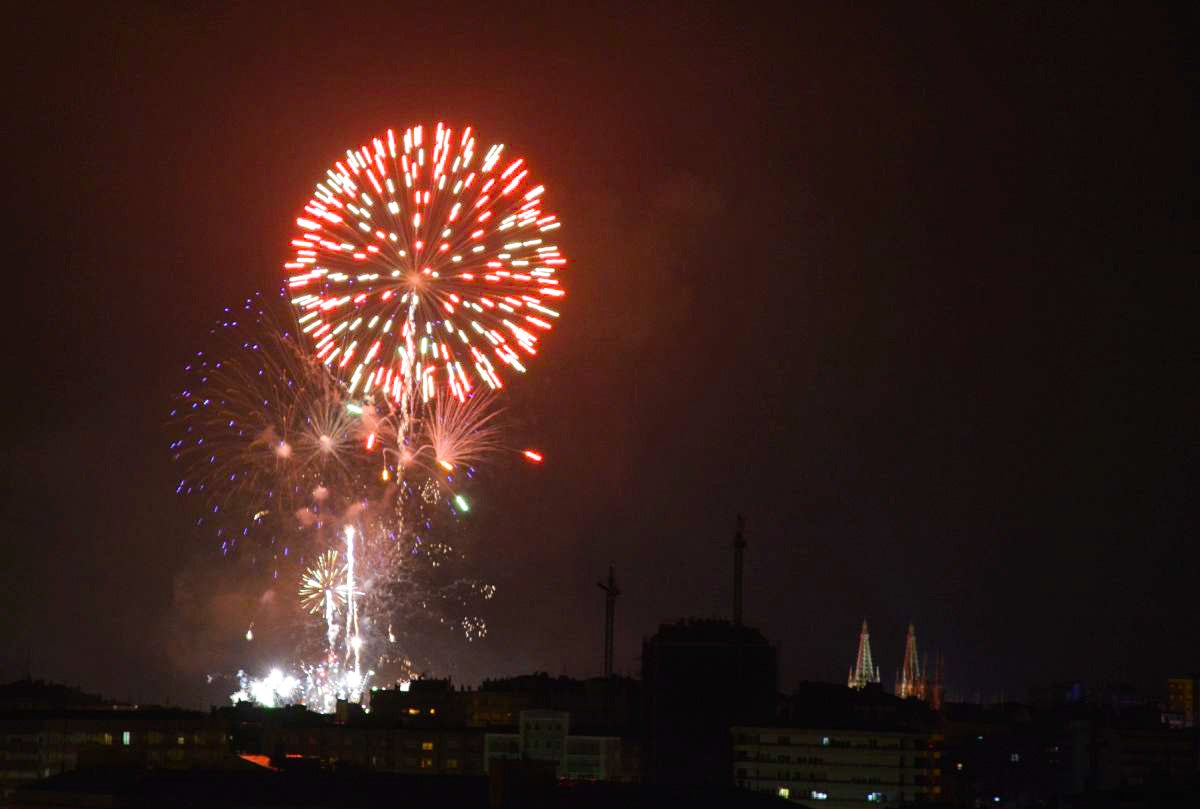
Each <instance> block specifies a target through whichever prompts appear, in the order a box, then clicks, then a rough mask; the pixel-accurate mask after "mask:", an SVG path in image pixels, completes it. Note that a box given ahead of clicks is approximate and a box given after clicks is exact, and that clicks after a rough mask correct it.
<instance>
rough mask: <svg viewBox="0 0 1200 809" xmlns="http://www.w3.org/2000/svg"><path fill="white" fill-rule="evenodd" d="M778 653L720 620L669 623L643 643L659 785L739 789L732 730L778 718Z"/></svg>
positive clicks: (651, 754) (652, 762)
mask: <svg viewBox="0 0 1200 809" xmlns="http://www.w3.org/2000/svg"><path fill="white" fill-rule="evenodd" d="M777 679H778V663H777V659H776V653H775V648H774V647H773V646H771V644H770V643H768V642H767V639H766V638H765V637H763V635H762V633H761V632H759V631H758V630H757V629H753V628H751V627H747V626H740V625H738V624H736V623H731V622H729V621H721V620H690V621H680V622H678V623H676V624H669V625H663V626H662V627H660V628H659V630H658V632H657V633H656V634H655V635H654V636H653V637H651V638H648V639H646V640H645V641H644V642H643V644H642V689H643V695H644V709H645V715H644V719H645V728H646V733H647V739H646V745H647V746H646V750H647V758H646V762H645V765H646V772H647V775H648V777H649V779H650V780H651V781H652V782H654V783H659V784H695V783H707V784H732V782H733V778H732V771H731V769H730V762H731V761H732V760H733V751H732V745H731V741H730V735H729V729H730V728H731V727H733V726H734V725H739V724H753V723H755V722H760V721H764V720H770V719H771V718H772V717H773V716H774V713H775V702H776V696H777V695H776V682H777Z"/></svg>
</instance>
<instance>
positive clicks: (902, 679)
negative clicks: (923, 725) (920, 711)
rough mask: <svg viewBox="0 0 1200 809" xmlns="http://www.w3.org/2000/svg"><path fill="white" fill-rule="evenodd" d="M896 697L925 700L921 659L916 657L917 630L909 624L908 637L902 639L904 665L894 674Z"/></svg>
mask: <svg viewBox="0 0 1200 809" xmlns="http://www.w3.org/2000/svg"><path fill="white" fill-rule="evenodd" d="M896 696H898V697H900V698H901V699H907V698H908V697H916V698H917V699H925V675H924V672H922V671H921V658H920V657H918V656H917V630H916V627H914V626H913V625H912V624H911V623H910V624H909V625H908V637H906V638H905V639H904V665H903V666H902V667H901V669H900V671H899V672H897V673H896Z"/></svg>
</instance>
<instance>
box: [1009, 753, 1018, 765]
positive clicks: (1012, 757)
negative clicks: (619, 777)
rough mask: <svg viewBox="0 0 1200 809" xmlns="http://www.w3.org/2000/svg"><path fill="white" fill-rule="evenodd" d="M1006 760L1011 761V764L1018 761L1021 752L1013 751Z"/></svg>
mask: <svg viewBox="0 0 1200 809" xmlns="http://www.w3.org/2000/svg"><path fill="white" fill-rule="evenodd" d="M1008 760H1009V761H1011V762H1012V763H1013V764H1016V763H1017V762H1019V761H1020V760H1021V754H1020V753H1013V754H1011V755H1010V756H1009V757H1008Z"/></svg>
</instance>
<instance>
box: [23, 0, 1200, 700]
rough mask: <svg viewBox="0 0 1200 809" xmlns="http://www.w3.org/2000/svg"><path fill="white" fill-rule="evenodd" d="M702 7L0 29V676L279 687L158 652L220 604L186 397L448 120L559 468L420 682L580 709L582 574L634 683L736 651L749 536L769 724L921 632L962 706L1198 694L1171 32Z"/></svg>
mask: <svg viewBox="0 0 1200 809" xmlns="http://www.w3.org/2000/svg"><path fill="white" fill-rule="evenodd" d="M707 5H708V4H699V3H690V4H684V5H666V4H657V3H637V4H631V5H629V6H626V7H618V6H613V7H611V9H610V10H608V11H601V10H595V9H594V10H593V11H592V12H589V13H586V14H585V13H582V12H579V11H576V10H571V9H569V8H568V7H567V6H566V5H562V4H545V5H530V6H524V5H522V4H516V5H513V4H496V3H493V4H488V5H486V6H484V7H481V8H477V9H472V8H471V7H470V6H469V5H467V4H457V3H456V4H448V5H437V6H432V5H428V4H425V5H424V7H423V8H421V7H418V6H413V5H411V4H394V3H389V4H382V5H380V6H379V7H375V8H372V7H363V8H361V9H359V10H354V11H352V10H350V9H349V8H346V7H343V6H341V5H339V4H332V5H330V4H320V5H312V6H308V8H307V10H306V9H305V8H299V9H297V8H294V7H293V5H292V4H287V5H282V4H281V5H278V6H275V7H274V8H250V7H245V8H222V7H214V6H210V5H208V4H193V5H190V6H188V7H184V4H165V5H159V4H155V5H146V6H138V5H134V4H119V5H114V6H112V7H109V8H107V9H92V10H90V11H87V12H82V14H83V15H84V16H81V12H80V10H79V9H78V8H75V7H62V8H58V9H54V8H49V9H46V10H45V11H43V12H39V16H29V14H28V13H25V14H23V15H22V16H19V17H16V18H12V17H9V18H7V19H6V22H8V23H9V30H8V37H7V38H6V39H7V44H6V52H5V54H4V56H3V57H2V58H3V60H4V62H5V63H6V64H5V65H4V75H5V77H6V81H5V83H6V84H7V85H8V86H7V87H6V93H5V95H6V96H7V97H8V102H7V104H6V108H7V114H6V116H5V117H6V123H5V126H4V137H5V148H4V153H5V155H6V157H7V158H8V159H9V167H8V169H7V170H6V171H5V172H4V187H5V195H6V197H7V201H8V205H6V206H5V207H6V209H7V210H6V213H5V217H4V221H5V226H6V227H5V231H6V239H5V241H6V249H5V251H4V255H5V259H6V264H7V275H8V277H9V278H10V280H12V281H13V282H14V283H13V285H12V286H10V291H11V292H15V295H12V296H10V297H9V299H8V301H7V303H8V305H7V307H6V310H5V311H6V317H5V326H6V328H5V332H6V335H7V339H6V341H5V342H6V346H7V351H6V358H7V370H8V373H7V374H6V378H7V385H6V391H7V395H6V396H5V397H4V407H5V418H4V419H3V421H2V422H0V423H2V425H3V430H4V435H3V445H4V447H5V452H4V464H3V478H2V482H0V497H2V503H3V511H2V514H3V518H4V520H3V526H4V528H3V536H4V552H5V554H4V563H3V564H2V565H0V611H2V614H3V621H0V676H3V677H9V678H11V677H15V676H18V675H19V674H22V673H23V672H24V671H25V669H26V667H27V666H28V667H29V669H30V670H31V671H32V673H33V674H34V675H35V676H43V677H47V678H52V679H58V680H65V681H67V682H70V683H77V684H80V685H83V686H85V687H87V688H90V689H93V690H98V691H102V692H104V693H106V694H108V695H110V696H113V697H117V698H133V699H138V700H141V701H149V700H163V699H168V698H169V699H173V700H175V701H177V702H184V703H186V704H200V703H203V702H206V701H209V700H217V699H220V697H221V695H220V694H219V693H217V694H214V693H213V692H212V689H211V688H208V689H207V690H206V686H205V683H204V674H205V673H209V672H220V671H231V670H234V669H236V668H237V667H238V666H245V665H248V664H253V665H260V664H266V663H268V662H270V661H265V660H256V659H254V658H253V656H252V655H251V654H249V653H248V652H246V650H245V648H244V646H238V645H236V644H231V643H228V642H225V641H228V640H237V635H238V634H239V633H240V632H242V631H244V625H232V624H231V625H229V626H225V625H219V622H217V623H218V625H213V626H208V627H203V626H201V628H200V629H199V630H198V629H197V628H196V627H197V626H198V625H201V624H203V622H204V615H205V614H206V613H203V612H202V613H201V614H196V613H195V612H194V611H192V614H189V615H187V616H181V615H180V614H179V613H180V612H181V610H183V609H184V607H183V606H182V605H181V603H180V602H179V596H178V591H179V582H180V581H181V577H183V576H185V574H187V573H189V572H190V571H195V570H197V569H200V570H207V569H208V568H209V566H211V567H212V575H214V576H219V575H220V574H221V570H220V562H219V557H218V556H217V555H216V553H215V551H216V549H215V547H214V545H215V543H212V542H209V541H207V540H205V539H203V538H202V537H200V536H198V535H197V534H195V533H194V532H193V531H191V530H190V527H189V522H188V511H187V509H186V508H184V504H182V503H181V502H180V500H179V498H177V497H176V496H175V495H174V493H173V491H174V485H175V482H176V481H177V479H178V477H179V476H180V475H179V470H178V469H176V468H173V464H172V463H171V460H170V456H169V453H168V451H167V443H168V441H169V440H170V439H169V435H170V432H169V430H168V428H167V411H168V409H169V407H170V396H171V393H172V391H174V390H176V389H178V387H179V386H180V385H181V384H182V381H183V376H182V366H183V364H184V362H186V360H187V357H188V355H189V353H190V352H193V351H195V350H197V349H199V348H203V347H204V343H205V340H206V339H207V338H206V333H207V331H208V329H209V327H210V324H211V322H212V321H213V320H214V318H216V316H217V315H218V314H219V313H220V311H221V308H222V307H224V306H227V305H233V304H236V303H238V302H239V301H240V300H241V299H243V298H245V297H246V296H247V295H249V294H251V293H253V292H254V291H256V290H270V289H272V288H275V287H277V286H278V284H279V282H280V279H281V277H282V273H283V270H282V269H281V265H282V263H283V261H284V260H285V258H286V256H287V240H288V239H289V238H290V236H291V231H292V225H291V222H292V220H293V218H294V216H295V213H296V211H297V210H298V209H299V208H300V206H301V205H302V204H303V202H304V201H305V200H306V199H307V198H308V194H309V191H310V189H311V187H312V184H313V182H315V180H316V179H317V178H318V177H319V176H320V174H321V173H322V172H323V171H324V168H325V167H326V166H327V165H328V164H329V162H330V161H331V160H332V159H333V158H334V157H336V156H338V155H340V154H341V153H342V152H343V150H344V149H345V148H347V147H349V146H356V145H358V144H359V143H361V142H363V141H364V140H365V139H366V138H367V137H369V136H372V135H375V134H377V133H380V132H382V131H383V130H384V129H386V128H387V127H389V126H390V127H395V128H403V127H405V126H407V125H410V124H413V123H418V122H422V121H424V122H426V123H433V122H436V121H438V120H444V121H446V122H447V123H448V124H450V125H453V126H455V127H461V126H462V125H464V124H467V123H469V124H472V125H473V126H474V127H475V128H476V130H477V131H478V132H479V133H480V135H481V137H482V138H483V139H484V141H487V142H491V141H494V140H500V141H504V142H505V143H507V144H508V145H509V148H511V149H512V150H514V152H515V153H517V154H520V155H524V156H525V157H526V158H527V159H528V160H529V161H530V162H531V164H532V167H533V170H534V172H535V173H536V174H537V176H538V177H539V179H540V180H541V181H543V182H545V184H546V185H547V187H548V189H549V200H550V202H549V206H550V209H551V210H555V209H557V211H558V212H559V213H560V215H561V216H562V218H563V220H564V221H565V222H566V226H565V227H564V228H563V230H562V231H561V238H560V240H559V242H560V244H562V245H563V246H564V248H565V249H566V251H567V255H568V256H569V257H570V258H571V259H572V265H571V266H570V267H569V268H568V270H569V272H568V273H567V274H566V275H564V276H563V277H564V283H566V284H568V286H567V289H568V290H569V295H568V297H567V298H566V299H565V301H566V303H565V305H564V307H563V309H564V317H563V319H562V323H561V326H560V327H559V328H557V329H556V330H555V331H554V332H553V333H552V334H551V335H549V337H548V338H547V341H546V350H545V351H544V353H543V354H542V355H541V356H540V357H538V358H537V360H536V361H535V362H534V363H532V366H531V368H530V373H529V374H528V375H527V377H524V378H520V379H517V380H515V381H514V382H513V384H512V385H511V387H510V394H511V397H510V400H509V402H508V404H509V407H510V409H511V410H512V412H514V413H519V415H520V421H521V426H522V429H524V430H525V431H526V432H527V433H528V434H530V435H532V436H534V437H535V439H536V444H537V445H538V446H540V447H541V448H542V449H544V450H545V452H546V454H547V462H546V463H545V464H543V465H542V466H541V467H536V468H535V467H527V466H506V467H504V468H503V470H500V471H502V472H503V474H500V472H499V471H497V472H495V473H491V474H487V475H485V476H484V479H483V481H482V482H481V483H480V484H479V485H478V486H477V487H476V488H475V490H474V494H473V499H474V503H475V510H474V511H473V512H472V517H471V519H472V520H474V521H475V522H474V523H473V525H472V531H473V532H474V535H475V537H476V541H475V542H474V545H473V557H472V563H473V564H475V565H476V566H477V570H478V572H479V574H480V576H481V577H483V578H486V579H489V580H491V581H493V582H495V583H496V585H497V586H498V588H499V593H498V596H497V598H496V600H495V601H493V602H492V603H491V605H490V611H489V613H488V617H489V622H490V626H491V634H490V636H489V637H488V638H487V639H486V640H485V641H484V642H482V643H478V644H473V645H471V646H466V645H464V646H463V647H462V653H461V656H460V657H459V658H458V660H457V662H456V664H455V665H454V666H453V667H452V668H450V669H449V670H447V671H440V672H436V673H438V674H451V675H453V676H454V677H455V679H456V681H460V682H467V683H471V682H477V681H478V680H479V679H480V678H482V677H484V676H495V675H503V674H516V673H522V672H528V671H533V670H546V671H549V672H550V673H552V674H558V673H567V674H571V675H576V676H584V675H591V674H595V673H597V672H598V671H599V669H600V666H601V653H602V649H601V637H602V629H603V594H602V593H601V592H600V591H599V590H597V589H596V587H595V582H596V580H597V579H598V578H600V577H601V576H602V575H604V573H605V571H606V569H607V566H608V565H609V564H610V563H612V564H615V565H616V568H617V577H618V581H619V583H620V585H621V587H622V589H623V591H624V592H623V595H622V596H621V597H620V599H619V601H618V606H617V648H616V667H617V669H618V670H619V671H621V672H626V673H636V672H637V669H638V654H639V649H640V642H641V639H642V638H643V637H645V636H648V635H649V634H651V633H652V632H653V631H654V630H655V629H656V627H657V626H658V624H659V623H660V622H662V621H669V620H674V619H676V618H678V617H682V616H688V615H693V616H703V617H713V616H727V615H728V614H729V605H730V601H731V589H732V584H731V556H732V551H731V549H730V543H731V540H732V533H733V528H734V522H735V515H736V514H737V513H739V512H742V513H744V514H745V515H746V518H747V526H748V528H747V540H748V542H749V549H748V556H747V563H746V581H747V595H746V615H747V621H748V622H750V623H752V624H755V625H757V626H760V627H761V628H762V629H763V631H764V632H765V634H766V635H767V637H768V638H770V639H771V640H772V641H773V642H774V643H776V644H777V645H778V647H779V649H780V651H781V677H780V684H781V687H783V688H790V687H791V686H792V685H794V684H795V683H796V682H797V681H799V680H801V679H822V680H835V681H840V680H841V679H842V678H844V677H845V674H846V670H847V667H848V666H849V665H850V664H851V663H852V662H853V659H854V654H855V648H856V646H855V644H856V636H857V631H858V627H859V624H860V622H861V621H862V620H863V618H866V619H868V620H869V621H870V623H871V629H872V640H873V644H874V648H875V653H876V660H877V662H879V663H880V664H881V667H882V669H883V676H884V680H885V682H886V683H890V682H891V680H892V678H893V677H894V674H895V670H896V668H897V667H898V665H899V663H900V656H901V653H902V644H903V636H904V629H905V626H906V625H907V623H908V622H909V621H910V620H912V621H915V622H916V625H917V630H918V637H919V640H920V643H921V645H922V647H924V648H928V649H930V650H931V651H932V652H934V653H936V652H939V651H940V652H941V653H942V654H944V656H945V660H946V677H947V686H948V690H949V691H950V692H951V693H952V694H955V695H958V696H962V697H969V698H972V699H973V698H975V696H976V695H977V694H981V695H983V696H984V697H985V698H988V697H996V696H999V695H1000V694H1001V693H1002V692H1003V693H1004V694H1006V695H1007V696H1008V697H1009V698H1013V697H1022V696H1024V695H1025V693H1026V689H1027V688H1028V687H1029V686H1031V685H1036V684H1045V683H1048V682H1050V681H1052V680H1054V679H1061V678H1086V679H1088V680H1093V681H1100V680H1130V681H1133V682H1135V683H1138V684H1140V685H1143V686H1146V687H1157V686H1159V685H1160V684H1161V681H1162V678H1164V677H1165V676H1166V675H1168V674H1171V673H1174V672H1179V671H1186V670H1193V671H1194V670H1197V669H1200V645H1197V644H1196V642H1195V641H1196V638H1197V637H1198V636H1200V611H1198V610H1197V609H1196V606H1195V604H1196V596H1195V592H1196V588H1197V586H1198V585H1200V577H1198V570H1200V550H1197V546H1196V537H1197V530H1196V529H1197V525H1196V509H1195V508H1194V493H1195V491H1196V485H1197V477H1198V476H1197V454H1196V449H1197V430H1196V421H1197V418H1196V417H1197V412H1198V410H1197V405H1198V404H1200V403H1198V401H1197V396H1196V385H1195V378H1196V372H1197V362H1196V345H1197V341H1196V334H1195V330H1194V328H1193V326H1194V324H1193V322H1192V321H1194V319H1195V311H1196V304H1197V300H1198V298H1197V291H1198V290H1197V282H1196V278H1197V276H1196V273H1195V269H1196V258H1197V253H1198V251H1197V239H1196V224H1195V211H1196V210H1197V207H1196V202H1197V200H1196V186H1195V166H1196V152H1195V148H1194V144H1195V143H1196V142H1197V134H1198V133H1197V131H1196V126H1195V123H1194V120H1193V117H1192V116H1193V113H1194V106H1195V80H1196V67H1195V62H1194V61H1191V62H1190V63H1189V62H1188V61H1187V49H1188V48H1189V47H1190V46H1189V44H1188V38H1189V32H1188V26H1189V24H1190V23H1191V20H1185V19H1183V18H1181V17H1180V16H1178V15H1176V14H1175V13H1174V12H1172V11H1168V10H1163V9H1155V8H1150V7H1148V4H1127V5H1126V6H1125V8H1124V9H1122V10H1112V9H1110V8H1107V7H1105V8H1103V9H1096V8H1088V9H1086V10H1080V9H1074V10H1064V9H1056V8H1050V9H1046V8H1042V7H1041V6H1040V4H1029V5H1028V6H1027V7H1025V8H1019V7H1014V6H1009V5H1005V6H1004V8H1002V9H993V10H990V11H977V10H969V9H965V8H961V7H959V6H960V5H961V4H952V5H954V6H955V7H954V8H953V9H950V10H947V9H941V10H934V9H932V8H926V9H924V10H920V9H918V10H916V11H914V10H913V9H911V8H909V7H908V6H907V4H903V6H904V7H901V4H895V5H893V6H890V7H883V8H875V9H858V10H849V9H845V8H841V7H840V6H841V5H842V4H830V5H827V6H823V7H819V6H817V5H816V4H814V5H813V6H811V7H810V6H806V5H805V4H778V5H780V6H781V7H782V6H785V5H786V6H787V10H783V9H782V8H781V10H780V11H779V12H778V13H774V12H772V13H764V12H761V11H758V12H756V11H754V8H755V5H756V4H744V3H743V4H729V5H728V6H726V7H725V8H724V10H712V9H706V8H704V6H707ZM835 5H836V6H838V7H837V8H834V7H833V6H835ZM764 7H765V4H764ZM433 8H436V9H437V10H436V11H433V10H430V9H433ZM214 614H215V613H214ZM185 625H186V626H188V627H191V629H189V630H188V632H191V633H193V634H186V633H183V630H181V629H180V627H181V626H185ZM195 633H199V635H200V636H203V637H197V636H195ZM217 636H220V638H221V639H223V640H222V641H221V642H218V643H215V644H213V645H214V646H217V647H221V648H223V649H225V651H224V652H222V654H224V657H223V658H221V657H219V656H218V657H217V658H214V659H206V655H208V654H209V651H208V650H209V646H208V645H206V644H209V642H211V641H212V640H213V638H214V637H217ZM222 643H224V646H222ZM231 650H232V651H231ZM712 675H713V681H714V684H718V683H719V682H720V680H721V672H713V673H712Z"/></svg>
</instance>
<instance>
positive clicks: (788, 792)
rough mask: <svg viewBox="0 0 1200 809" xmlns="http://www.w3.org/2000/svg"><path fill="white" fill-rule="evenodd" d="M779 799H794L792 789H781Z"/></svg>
mask: <svg viewBox="0 0 1200 809" xmlns="http://www.w3.org/2000/svg"><path fill="white" fill-rule="evenodd" d="M779 797H781V798H790V797H792V791H791V790H790V789H788V788H787V787H780V788H779Z"/></svg>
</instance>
